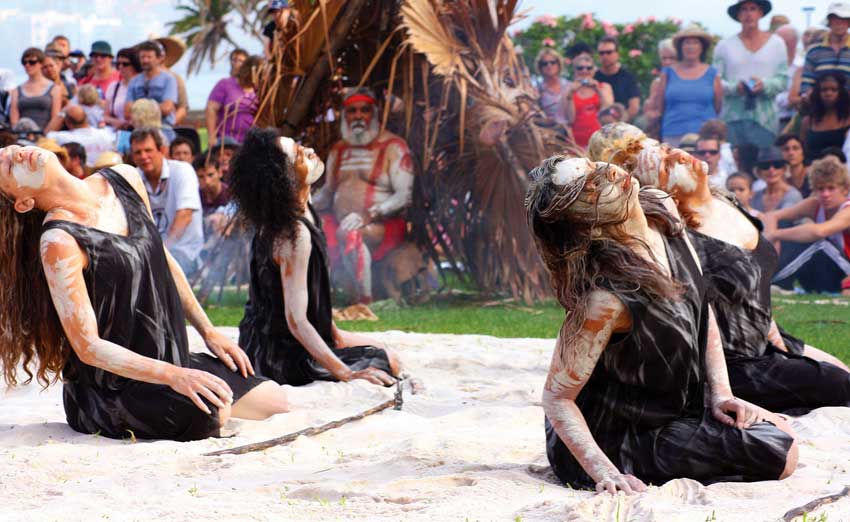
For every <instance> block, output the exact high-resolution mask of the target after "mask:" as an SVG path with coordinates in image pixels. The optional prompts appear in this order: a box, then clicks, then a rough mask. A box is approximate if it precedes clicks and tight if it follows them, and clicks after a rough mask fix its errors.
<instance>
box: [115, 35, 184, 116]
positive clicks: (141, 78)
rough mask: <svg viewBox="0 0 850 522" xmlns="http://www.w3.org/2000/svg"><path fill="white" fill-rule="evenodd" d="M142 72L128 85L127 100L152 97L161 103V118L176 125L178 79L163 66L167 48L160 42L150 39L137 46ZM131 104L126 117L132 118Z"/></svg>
mask: <svg viewBox="0 0 850 522" xmlns="http://www.w3.org/2000/svg"><path fill="white" fill-rule="evenodd" d="M136 49H137V52H138V56H139V63H140V64H141V65H142V74H140V75H138V76H136V77H135V78H133V79H132V80H130V83H129V84H128V86H127V101H129V102H134V101H136V100H140V99H143V98H145V99H152V100H154V101H155V102H156V103H157V104H159V111H160V118H161V120H162V122H163V123H165V124H168V125H174V114H175V111H176V110H177V80H176V79H175V78H174V76H173V75H172V74H171V73H169V72H168V71H166V70H164V69H163V67H162V63H163V58H164V55H165V49H164V48H163V47H162V45H161V44H160V43H158V42H154V41H151V40H148V41H146V42H142V43H140V44H139V45H138V46H136ZM130 116H131V115H130V106H129V105H125V109H124V117H125V118H126V119H128V120H129V119H130Z"/></svg>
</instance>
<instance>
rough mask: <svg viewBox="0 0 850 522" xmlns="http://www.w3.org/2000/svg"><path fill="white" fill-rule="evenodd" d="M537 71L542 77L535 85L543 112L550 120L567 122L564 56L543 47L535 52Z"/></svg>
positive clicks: (566, 82)
mask: <svg viewBox="0 0 850 522" xmlns="http://www.w3.org/2000/svg"><path fill="white" fill-rule="evenodd" d="M535 64H536V65H537V73H538V74H539V75H540V76H541V77H542V78H543V80H542V81H541V82H540V84H539V85H538V86H537V94H538V95H539V96H540V98H539V100H538V103H539V104H540V108H541V109H542V110H543V114H545V115H546V117H547V118H549V119H550V120H554V121H556V122H558V123H561V124H566V123H567V110H566V108H565V107H564V100H565V97H564V94H565V93H566V91H567V87H568V86H569V83H570V82H569V80H567V79H566V78H564V77H563V70H562V69H563V64H564V58H563V57H562V56H561V55H560V54H559V53H558V51H556V50H555V49H553V48H551V47H544V48H543V49H541V50H540V52H539V53H537V60H535Z"/></svg>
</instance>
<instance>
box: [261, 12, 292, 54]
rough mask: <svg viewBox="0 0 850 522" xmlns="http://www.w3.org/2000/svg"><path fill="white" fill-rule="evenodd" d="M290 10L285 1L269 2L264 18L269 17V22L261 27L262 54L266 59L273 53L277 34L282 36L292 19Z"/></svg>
mask: <svg viewBox="0 0 850 522" xmlns="http://www.w3.org/2000/svg"><path fill="white" fill-rule="evenodd" d="M292 15H293V12H292V8H291V7H290V6H289V2H288V1H287V0H271V1H270V2H269V7H268V9H267V10H266V16H269V17H271V20H269V21H268V22H266V25H264V26H263V52H264V53H265V55H266V58H271V56H272V53H273V51H274V45H275V39H276V38H275V37H276V36H277V35H278V34H283V32H284V31H285V30H286V26H287V25H288V24H289V21H290V20H291V19H292V18H293V16H292Z"/></svg>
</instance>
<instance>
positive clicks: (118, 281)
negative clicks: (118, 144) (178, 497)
mask: <svg viewBox="0 0 850 522" xmlns="http://www.w3.org/2000/svg"><path fill="white" fill-rule="evenodd" d="M0 193H2V196H3V197H2V198H0V241H2V245H0V272H2V273H3V274H4V282H3V285H0V324H2V325H3V330H4V331H3V333H4V335H3V336H2V337H0V360H2V365H3V371H4V376H5V379H6V381H7V383H9V384H12V385H14V384H15V383H16V382H17V379H18V374H17V367H18V364H19V363H23V369H24V371H25V372H26V373H27V375H28V377H29V378H28V379H27V380H29V379H31V378H32V377H33V366H35V367H36V368H35V375H36V376H37V378H38V380H39V381H41V382H42V383H44V384H45V385H46V384H47V383H49V382H50V381H51V380H53V379H55V378H56V377H58V375H59V373H60V372H61V375H62V379H63V383H64V390H63V394H64V403H65V413H66V416H67V420H68V424H69V425H70V426H71V427H72V428H74V429H75V430H77V431H80V432H83V433H99V434H101V435H104V436H107V437H113V438H122V437H134V436H135V437H138V438H147V439H174V440H193V439H200V438H205V437H209V436H215V435H217V434H218V432H219V428H220V426H222V425H223V424H224V422H226V421H227V419H228V418H229V417H231V416H233V417H240V418H246V419H263V418H266V417H269V416H270V415H273V414H275V413H280V412H284V411H286V410H287V408H288V405H287V399H286V395H285V394H284V391H283V389H282V388H281V387H280V386H278V385H277V384H275V383H274V382H271V381H265V380H263V379H260V378H258V377H254V375H253V374H254V371H253V369H252V367H251V364H250V362H249V360H248V358H247V356H246V355H245V353H244V352H243V351H242V350H241V349H240V348H239V347H238V346H236V344H234V343H233V342H232V341H230V340H229V339H228V338H227V337H225V336H224V335H223V334H221V333H220V332H218V331H217V330H216V329H215V328H214V327H213V325H212V324H211V323H210V321H209V319H208V318H207V316H206V315H205V314H204V312H203V310H202V309H201V307H200V305H199V304H198V302H197V301H196V300H195V297H194V295H193V294H192V290H191V288H190V287H189V284H188V282H187V281H186V278H185V276H184V275H183V273H182V272H181V271H180V268H179V266H178V265H177V263H176V262H175V261H174V259H173V258H172V257H171V256H170V254H168V252H166V250H165V249H164V248H163V245H162V241H161V240H160V238H159V233H158V232H157V229H156V225H155V224H154V222H153V219H152V218H151V214H150V204H149V202H148V197H147V192H146V191H145V187H144V185H143V183H142V180H141V179H140V178H139V175H138V174H137V173H136V170H135V169H134V168H132V167H130V166H128V165H118V166H115V167H113V168H111V169H102V170H100V171H98V172H97V173H95V174H94V175H92V176H89V177H88V178H86V179H85V180H80V179H77V178H75V177H74V176H72V175H71V174H69V173H68V172H67V171H66V170H65V169H64V168H63V167H62V166H61V165H60V163H59V161H58V159H57V158H56V156H55V155H54V154H53V153H51V152H49V151H46V150H44V149H40V148H37V147H23V148H21V147H17V146H10V147H6V148H5V149H2V150H0ZM187 319H188V320H189V322H191V323H192V325H193V326H194V327H195V328H196V329H197V330H198V332H199V333H200V334H201V336H202V337H203V339H204V341H205V343H206V346H207V348H209V350H210V351H211V352H212V353H213V354H215V357H211V356H209V355H201V354H190V353H189V345H188V344H189V343H188V337H187V332H186V320H187Z"/></svg>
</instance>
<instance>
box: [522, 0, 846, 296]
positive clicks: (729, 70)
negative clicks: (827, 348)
mask: <svg viewBox="0 0 850 522" xmlns="http://www.w3.org/2000/svg"><path fill="white" fill-rule="evenodd" d="M726 10H727V13H728V15H729V16H730V17H731V18H732V19H734V20H735V21H736V22H737V23H738V24H739V30H738V32H737V33H736V34H734V35H732V36H729V37H727V38H723V39H721V40H719V41H717V42H715V40H714V38H713V37H712V36H711V35H710V34H709V33H708V32H706V31H705V30H704V29H703V28H702V27H701V26H699V25H698V24H694V25H691V26H688V27H685V28H683V29H681V30H680V31H679V32H678V33H676V34H675V35H674V36H673V37H672V38H670V39H667V40H663V41H661V42H660V43H659V45H658V49H657V53H658V64H657V68H656V71H657V76H656V78H655V79H654V80H653V81H652V83H651V84H650V85H648V86H646V87H647V89H646V92H645V93H643V92H642V91H641V88H640V86H639V84H638V82H637V80H636V78H635V76H634V75H633V74H632V73H631V72H630V71H629V70H628V64H627V63H626V64H623V63H621V60H626V59H627V58H626V56H625V55H624V54H622V53H620V52H619V46H618V43H617V39H616V37H614V36H603V37H602V38H601V39H600V40H599V42H598V43H597V45H596V48H595V49H593V48H592V47H590V46H588V45H587V44H585V43H576V44H574V45H572V46H571V47H568V48H566V49H565V53H566V57H567V58H562V56H561V54H560V52H559V50H558V49H554V48H549V47H546V48H544V49H543V50H541V51H540V53H539V54H538V56H537V63H536V64H535V65H536V71H537V73H538V77H539V84H538V85H539V87H538V90H539V100H540V106H541V109H542V110H543V112H544V113H545V115H546V116H547V117H548V118H549V119H550V120H551V121H553V122H554V123H555V124H556V125H558V126H560V127H561V128H562V129H563V131H564V132H565V133H567V134H568V135H569V136H570V137H571V138H572V139H573V141H574V142H575V143H576V144H578V145H579V146H582V147H585V146H586V145H587V142H588V139H589V138H590V136H591V135H592V134H593V133H594V132H595V131H596V130H597V129H599V128H600V126H601V125H604V124H605V123H606V122H611V121H617V120H620V121H628V122H631V123H634V124H636V125H638V126H639V127H641V128H642V129H643V130H644V131H645V132H646V133H647V135H649V136H651V137H653V138H656V139H659V140H661V141H664V142H666V143H668V144H669V145H670V146H673V147H679V148H682V149H684V150H686V151H688V152H690V153H692V155H694V156H695V157H697V158H699V159H701V160H703V161H705V162H706V164H707V165H708V171H709V181H710V184H711V185H712V186H713V187H715V188H717V189H726V190H729V191H730V192H732V193H734V194H735V195H736V197H737V198H738V201H739V202H740V203H741V205H742V206H743V207H744V208H746V209H747V210H748V211H749V212H750V213H751V214H752V215H754V216H760V217H762V218H764V219H765V222H766V223H767V224H769V227H768V229H769V231H770V236H771V238H773V240H774V244H775V245H776V247H777V249H778V250H779V252H780V268H783V269H784V268H785V267H787V266H796V267H798V268H799V266H802V265H807V266H809V265H810V266H815V269H814V273H821V274H831V276H830V277H833V280H832V281H831V283H830V284H831V286H830V284H826V285H825V284H823V281H820V280H819V281H820V282H819V283H818V284H814V286H813V284H812V283H811V280H812V278H810V277H808V276H805V275H800V274H803V273H804V272H805V270H803V272H800V273H799V274H796V275H800V277H798V278H797V279H796V281H797V282H798V283H800V284H802V287H803V288H804V289H805V290H819V291H824V290H826V291H837V290H838V289H839V283H838V282H837V281H836V280H835V278H836V277H837V275H836V274H838V273H843V274H844V276H843V277H842V278H843V279H844V282H843V287H844V289H845V290H847V291H850V288H848V287H850V277H848V276H850V199H848V188H850V180H846V182H844V181H842V179H841V176H845V177H846V176H847V175H848V174H847V167H846V162H847V161H846V157H847V156H848V155H850V136H848V134H850V133H848V131H850V37H848V30H850V3H847V2H833V3H831V4H830V5H829V6H828V9H827V16H826V18H825V19H824V20H823V25H824V26H825V27H824V28H818V27H810V28H807V29H806V30H805V31H804V32H803V33H802V38H800V33H799V32H798V30H797V29H796V28H795V27H793V26H792V25H790V24H789V19H788V18H787V17H785V16H783V15H774V16H773V17H772V19H771V23H770V25H769V28H768V29H767V30H765V29H763V28H762V25H763V18H765V16H766V15H768V13H770V11H771V10H772V5H771V3H770V2H769V1H767V0H736V1H732V2H729V3H727V5H726ZM801 44H802V45H801ZM594 51H595V52H594ZM597 64H598V65H597ZM570 66H571V67H570ZM644 94H645V96H644ZM641 102H643V103H641ZM818 160H821V161H829V163H828V165H829V169H832V170H830V173H831V174H830V176H819V177H818V176H815V175H814V174H813V167H812V166H811V165H812V164H813V162H816V161H818ZM836 164H838V165H841V170H840V172H838V173H836V172H834V171H836V167H835V165H836ZM821 165H822V166H821V170H822V171H825V170H827V166H826V165H827V164H826V163H824V164H821ZM816 180H820V181H818V182H817V184H816ZM824 180H827V181H824ZM827 192H829V193H830V196H829V198H827V196H826V193H827ZM833 192H834V193H835V194H836V195H834V196H833V195H832V193H833ZM830 198H831V199H830ZM827 199H829V203H827ZM789 209H795V210H789ZM818 209H821V210H818ZM777 216H778V217H777ZM812 223H813V224H817V225H818V226H817V227H814V228H811V227H806V226H805V225H807V224H812ZM801 226H802V227H803V228H802V229H799V228H798V227H801ZM771 227H773V228H775V229H776V230H773V229H772V228H771ZM786 230H792V231H793V232H790V233H789V232H785V231H786ZM800 230H802V232H800ZM823 241H826V242H827V243H830V244H832V245H833V246H834V247H835V248H834V249H830V248H827V247H818V248H819V250H818V251H817V252H819V253H818V254H817V255H808V257H807V258H806V262H805V263H803V262H802V261H800V255H801V253H802V252H803V251H806V249H807V248H808V247H809V246H811V245H820V244H821V242H823ZM813 248H814V247H813ZM823 252H828V253H829V254H830V255H827V254H824V253H823ZM830 256H831V257H830ZM812 260H814V261H812ZM812 263H814V265H813V264H812ZM826 265H829V266H826ZM836 266H837V267H838V268H837V269H836V268H835V267H836ZM782 275H783V276H785V277H783V281H782V283H783V284H785V285H786V286H789V285H790V284H792V283H793V282H794V281H795V279H794V275H795V274H790V275H789V274H786V273H784V272H783V273H782ZM842 278H839V280H840V279H842ZM815 279H818V278H815Z"/></svg>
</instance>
